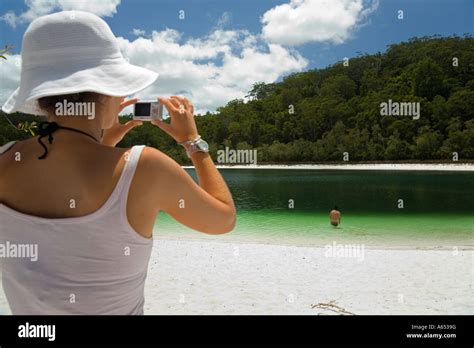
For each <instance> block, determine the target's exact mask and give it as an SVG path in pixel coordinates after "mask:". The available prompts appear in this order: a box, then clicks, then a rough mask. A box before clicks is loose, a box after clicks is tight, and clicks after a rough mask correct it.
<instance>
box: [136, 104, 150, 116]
mask: <svg viewBox="0 0 474 348" xmlns="http://www.w3.org/2000/svg"><path fill="white" fill-rule="evenodd" d="M150 115H151V103H136V104H135V116H150Z"/></svg>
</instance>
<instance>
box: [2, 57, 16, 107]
mask: <svg viewBox="0 0 474 348" xmlns="http://www.w3.org/2000/svg"><path fill="white" fill-rule="evenodd" d="M5 57H6V58H7V60H4V59H0V60H1V61H0V86H1V87H0V105H2V104H3V103H4V102H5V101H6V100H7V99H8V97H9V96H10V94H11V93H13V91H14V90H15V89H17V88H18V87H19V85H20V74H21V56H20V55H19V54H12V55H6V56H5Z"/></svg>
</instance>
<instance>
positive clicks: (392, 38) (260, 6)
mask: <svg viewBox="0 0 474 348" xmlns="http://www.w3.org/2000/svg"><path fill="white" fill-rule="evenodd" d="M52 1H53V2H56V3H57V4H58V5H57V6H56V7H54V8H51V9H44V8H41V6H42V5H41V2H40V1H37V0H31V1H30V2H31V3H33V5H31V4H30V7H28V6H27V5H26V4H25V2H23V1H19V0H1V3H0V16H3V18H4V19H3V20H0V45H2V46H3V45H4V44H13V45H14V46H15V48H14V50H13V53H14V54H20V48H21V38H22V35H23V33H24V31H25V30H26V28H27V26H28V24H29V22H30V21H31V19H32V18H34V17H35V16H37V14H35V13H42V12H41V11H43V12H46V13H48V12H56V11H58V10H61V9H69V8H71V6H79V8H77V9H84V8H85V9H88V5H87V0H77V1H75V2H71V0H52ZM293 1H294V7H296V6H297V5H298V4H299V3H300V2H301V3H304V2H306V3H309V2H312V1H313V2H314V3H322V5H315V6H317V7H314V6H313V7H311V8H312V9H317V10H318V11H320V12H321V18H320V17H318V18H316V17H314V16H313V17H311V16H309V17H307V18H306V20H308V18H309V20H311V18H314V27H313V28H312V27H311V26H307V27H304V28H303V27H301V25H300V24H301V23H302V22H303V21H304V20H305V18H304V17H305V16H307V15H308V13H307V12H308V10H306V11H300V12H297V11H293V13H292V14H289V15H288V16H290V17H291V16H293V17H295V16H296V19H294V23H293V24H290V25H288V23H287V24H286V25H287V27H286V28H285V29H284V30H286V31H287V32H289V33H291V32H292V31H293V30H294V31H295V33H298V30H300V32H301V35H303V36H304V34H305V33H306V34H308V31H315V32H316V31H318V30H320V28H321V27H325V26H326V27H327V29H324V30H322V29H321V33H320V34H318V35H313V36H311V35H309V34H308V35H309V36H308V38H307V39H304V40H302V41H303V42H299V43H296V44H294V42H296V41H298V40H296V39H297V38H295V37H294V36H293V37H291V35H290V37H286V36H285V33H283V34H282V33H278V26H279V25H281V23H280V22H279V21H282V18H285V17H284V16H285V13H284V11H288V12H291V11H292V10H291V9H289V8H286V9H285V7H284V6H283V7H282V6H279V5H283V4H288V3H289V2H290V0H287V1H282V0H279V1H276V0H259V1H257V0H226V1H219V0H159V1H152V0H133V1H132V0H121V1H120V0H99V1H95V3H98V2H99V3H101V4H103V5H104V8H102V9H97V8H94V7H93V6H92V5H90V8H91V10H92V11H96V13H97V14H98V15H100V16H101V17H102V18H104V19H105V20H106V21H107V23H108V24H109V25H110V26H111V28H112V30H113V32H114V33H115V35H116V36H117V37H121V38H123V42H122V45H123V51H125V53H124V54H125V55H126V51H127V49H130V50H131V48H132V47H135V46H133V45H137V47H138V45H139V42H137V41H136V39H137V38H138V36H141V37H142V38H143V39H147V40H150V41H153V43H154V44H155V45H156V46H157V50H156V52H155V53H154V54H155V56H152V57H149V59H145V58H144V57H143V55H142V56H135V57H133V56H131V57H130V60H131V61H132V63H136V64H138V65H145V66H147V67H154V68H155V69H158V70H160V68H162V67H164V66H169V64H168V65H167V63H168V62H169V60H163V59H161V57H160V56H159V55H160V52H161V51H160V49H163V42H168V43H171V42H173V43H174V44H176V45H178V46H179V45H181V46H179V47H182V48H183V49H186V47H187V48H188V49H189V47H188V46H189V45H187V46H186V44H187V43H188V44H190V45H191V46H193V47H194V48H195V49H199V45H198V44H196V42H192V41H190V40H192V39H195V40H197V39H199V40H207V41H206V42H208V43H209V42H210V40H211V38H210V34H211V33H213V32H215V31H216V30H220V31H224V32H226V31H227V32H228V33H231V32H234V33H235V32H239V31H245V33H244V34H242V36H241V37H240V38H239V39H238V40H237V39H236V40H234V41H232V42H230V41H225V42H223V41H222V40H221V41H222V42H221V43H219V44H215V43H213V44H212V45H213V46H212V48H210V49H217V50H219V49H220V48H219V47H221V48H222V47H223V46H225V45H228V46H229V47H230V49H231V51H232V54H230V55H228V56H227V58H228V59H227V60H226V61H223V60H222V59H220V58H222V55H225V54H227V53H222V52H220V53H219V54H214V55H213V54H209V55H208V56H206V57H204V58H200V59H197V58H195V54H194V53H193V54H190V55H184V56H185V57H184V58H183V57H182V56H179V57H176V58H174V60H175V61H177V60H179V59H185V60H189V62H191V63H192V64H194V65H193V66H194V67H197V68H198V69H201V71H204V70H202V69H204V68H206V67H205V66H204V64H209V63H211V64H214V65H215V66H214V67H213V69H217V67H222V66H223V65H224V64H227V63H228V62H229V61H231V63H232V64H234V65H230V66H229V67H228V70H226V71H217V70H215V71H213V72H212V73H209V76H215V75H216V74H220V75H219V81H220V82H219V83H221V84H223V85H224V87H225V88H227V87H228V89H227V90H226V91H225V93H224V92H223V94H222V95H221V96H220V97H219V98H216V100H214V101H212V102H209V103H208V105H203V109H212V108H213V107H215V106H216V105H219V104H220V103H223V102H224V101H225V100H227V99H229V98H231V99H232V98H233V97H235V96H238V95H239V93H244V91H243V90H244V89H246V88H247V89H248V87H249V84H251V83H252V81H251V76H250V73H249V75H243V74H240V75H239V74H234V73H232V72H231V70H232V69H234V70H235V69H238V68H241V67H245V66H247V65H248V62H256V63H255V64H257V63H258V62H259V60H258V59H261V61H260V65H262V64H263V61H264V59H267V60H272V57H273V56H275V55H277V53H276V49H277V48H275V50H273V51H272V50H271V49H270V48H269V47H270V46H269V44H270V43H276V44H278V45H281V47H283V49H282V50H279V51H278V52H279V53H278V54H279V55H281V57H282V58H281V59H277V60H279V61H281V62H282V63H281V64H280V65H282V67H281V68H280V69H276V70H275V71H271V67H267V66H265V67H263V68H262V69H263V70H265V71H266V75H265V77H263V78H262V77H261V76H260V77H259V76H256V80H262V79H263V80H265V82H273V80H279V79H281V78H282V77H283V76H285V75H287V74H289V73H292V72H295V71H305V70H308V69H311V68H322V67H325V66H327V65H329V64H333V63H335V62H337V61H340V60H341V59H342V58H343V57H353V56H356V55H357V53H358V52H364V53H375V52H378V51H384V50H385V49H386V46H387V45H389V44H393V43H398V42H401V41H406V40H407V39H409V38H411V37H414V36H425V35H433V34H440V35H442V36H447V35H452V34H457V35H463V34H464V33H470V34H472V33H473V25H474V24H473V19H474V18H473V17H474V1H472V0H380V1H377V0H332V1H329V2H328V3H327V4H324V0H293ZM344 1H346V2H348V3H350V2H351V1H352V2H354V3H357V4H362V6H365V7H366V8H368V7H370V6H372V9H371V10H370V11H369V12H368V14H365V15H364V14H363V12H361V11H360V12H357V11H352V12H351V14H349V15H348V16H349V17H350V18H349V19H354V20H356V23H355V24H354V25H348V26H344V25H341V24H340V23H338V22H341V23H342V22H343V20H342V19H341V20H340V21H339V19H338V18H337V16H336V18H334V17H331V16H330V15H328V16H327V17H328V18H325V17H324V16H325V15H324V13H325V12H326V10H329V8H328V6H333V4H336V3H344ZM35 2H36V3H37V5H36V7H34V6H35V5H34V3H35ZM65 3H66V5H64V4H65ZM67 3H69V4H67ZM71 3H75V4H79V5H71ZM89 3H93V2H91V1H89ZM107 3H108V4H109V5H108V7H106V4H107ZM32 6H33V7H34V8H33V12H35V11H36V12H35V13H33V14H31V13H30V14H29V17H28V15H26V17H25V18H22V17H21V14H22V13H25V12H26V11H27V10H29V9H30V10H31V7H32ZM68 6H69V7H68ZM308 6H309V5H308ZM334 6H335V5H334ZM110 8H112V10H110ZM308 8H310V7H308ZM73 9H76V8H73ZM272 9H273V10H275V13H274V14H273V15H272V16H270V13H268V14H269V16H268V17H269V21H270V22H271V23H272V24H273V26H272V27H271V26H270V24H268V23H267V24H268V29H269V30H268V32H269V34H268V35H267V36H266V37H263V39H262V36H261V35H260V34H261V33H262V32H263V29H262V28H263V26H264V24H263V23H262V16H264V14H265V13H267V12H268V11H270V12H271V10H272ZM180 10H184V11H185V19H184V20H181V19H179V18H178V15H179V11H180ZM277 10H280V15H281V16H283V17H281V16H280V17H278V16H277V15H276V12H277ZM399 10H403V12H404V19H403V20H399V19H398V18H397V15H398V11H399ZM92 11H91V12H92ZM30 12H31V11H30ZM328 12H330V11H328ZM7 13H14V14H15V16H16V21H15V26H13V25H12V22H11V21H10V22H8V21H7V20H5V14H7ZM348 13H349V11H348ZM297 16H301V17H302V18H298V17H297ZM351 16H352V17H351ZM341 18H342V17H341ZM317 21H321V22H320V23H317ZM336 27H337V28H336ZM308 28H309V29H308ZM134 29H139V30H142V31H144V33H142V34H140V35H138V36H137V35H134V34H133V33H132V31H133V30H134ZM167 29H168V30H169V29H172V30H173V32H172V33H174V34H173V35H171V36H170V35H169V34H170V33H171V32H169V31H168V32H166V30H167ZM153 31H155V32H157V33H162V34H163V35H164V36H160V37H161V39H159V40H158V39H156V38H153V36H152V32H153ZM165 33H168V34H165ZM176 33H179V35H180V36H179V37H176V35H175V34H176ZM295 35H296V34H295ZM245 38H247V39H249V40H254V41H255V42H254V43H253V44H252V45H251V49H252V50H253V51H252V52H253V53H254V54H257V53H258V52H260V53H267V55H266V56H264V55H260V56H252V54H249V55H248V60H247V61H246V60H245V59H240V58H241V55H242V52H243V49H244V48H245V47H248V46H247V45H240V43H239V40H243V39H245ZM209 44H210V43H209ZM210 45H211V44H210ZM219 45H221V46H219ZM170 47H171V46H170ZM135 48H136V47H135ZM135 50H136V49H135ZM164 50H165V51H166V48H165V49H164ZM224 51H225V50H224ZM163 56H167V57H168V58H169V59H171V58H172V57H169V53H166V54H163ZM239 59H240V60H239ZM171 61H172V60H171ZM226 62H227V63H226ZM139 63H140V64H139ZM160 64H161V65H160ZM188 70H189V69H188ZM250 70H251V69H250ZM256 71H258V67H255V70H254V71H253V73H254V74H255V72H256ZM0 72H1V71H0ZM182 73H183V76H182V78H179V79H172V78H171V77H170V79H168V80H167V79H166V75H165V79H164V80H163V81H164V82H166V83H167V86H168V87H169V88H172V89H173V90H172V91H170V92H169V94H172V93H173V92H176V90H185V91H188V92H189V94H191V95H192V96H194V97H197V96H201V97H202V96H203V95H205V93H214V92H215V93H219V92H217V91H212V90H209V89H208V90H207V91H202V93H201V92H200V93H197V92H196V93H193V88H192V87H186V86H184V85H186V84H187V80H186V69H185V68H183V69H182ZM188 73H189V71H188ZM175 75H176V74H175ZM197 76H201V78H206V75H202V74H201V73H197V75H196V76H195V78H197ZM232 78H235V79H238V80H239V81H243V82H239V83H238V85H239V88H236V89H232V88H231V87H229V86H231V85H232V83H230V82H229V80H231V79H232ZM13 80H14V79H13ZM191 80H192V78H191ZM192 81H194V80H192ZM13 82H14V81H13ZM207 82H208V83H209V81H207ZM253 82H257V81H253ZM193 83H194V82H191V83H188V85H189V84H190V85H193ZM7 84H8V83H7ZM226 84H227V85H226ZM161 86H164V85H163V84H162V85H161ZM9 87H10V86H9ZM196 88H197V87H196ZM6 92H7V91H5V93H6ZM154 92H166V90H165V88H161V89H160V88H159V87H157V88H156V89H155V90H154ZM5 93H3V94H5ZM1 98H2V93H1V92H0V99H1ZM0 102H2V100H0Z"/></svg>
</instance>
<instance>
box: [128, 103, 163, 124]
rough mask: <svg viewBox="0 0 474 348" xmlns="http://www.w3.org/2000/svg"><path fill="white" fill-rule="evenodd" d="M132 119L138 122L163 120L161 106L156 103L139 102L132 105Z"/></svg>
mask: <svg viewBox="0 0 474 348" xmlns="http://www.w3.org/2000/svg"><path fill="white" fill-rule="evenodd" d="M133 119H134V120H140V121H153V120H160V121H162V120H163V105H162V104H161V103H160V102H157V101H140V102H137V103H135V104H134V107H133Z"/></svg>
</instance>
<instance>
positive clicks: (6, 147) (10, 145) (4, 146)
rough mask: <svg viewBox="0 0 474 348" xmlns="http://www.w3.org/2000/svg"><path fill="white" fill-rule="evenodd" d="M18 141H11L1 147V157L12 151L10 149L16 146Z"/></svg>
mask: <svg viewBox="0 0 474 348" xmlns="http://www.w3.org/2000/svg"><path fill="white" fill-rule="evenodd" d="M15 143H16V141H10V142H9V143H6V144H5V145H3V146H0V155H1V154H3V153H5V152H7V151H8V150H10V148H11V147H12V146H13V145H15Z"/></svg>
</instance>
